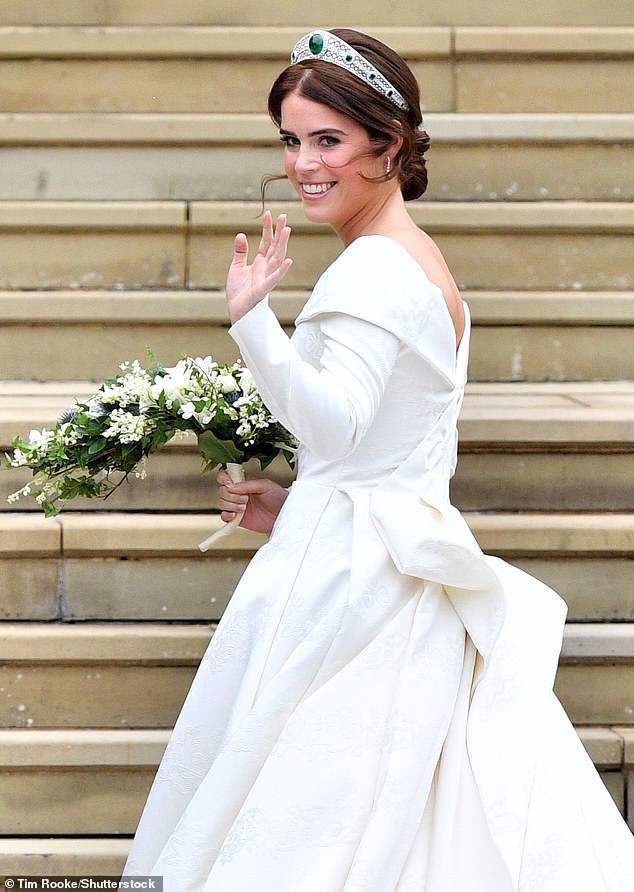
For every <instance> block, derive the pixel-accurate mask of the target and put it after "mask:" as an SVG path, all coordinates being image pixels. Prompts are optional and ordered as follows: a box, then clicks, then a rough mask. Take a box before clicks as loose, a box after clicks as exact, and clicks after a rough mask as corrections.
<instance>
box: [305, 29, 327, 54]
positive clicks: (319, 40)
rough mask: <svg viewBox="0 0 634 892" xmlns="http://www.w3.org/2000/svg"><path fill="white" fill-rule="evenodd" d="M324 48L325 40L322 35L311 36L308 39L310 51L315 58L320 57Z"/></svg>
mask: <svg viewBox="0 0 634 892" xmlns="http://www.w3.org/2000/svg"><path fill="white" fill-rule="evenodd" d="M323 48H324V38H323V37H322V36H321V34H311V35H310V37H309V38H308V49H309V50H310V51H311V53H312V54H313V56H318V55H319V53H320V52H321V51H322V50H323Z"/></svg>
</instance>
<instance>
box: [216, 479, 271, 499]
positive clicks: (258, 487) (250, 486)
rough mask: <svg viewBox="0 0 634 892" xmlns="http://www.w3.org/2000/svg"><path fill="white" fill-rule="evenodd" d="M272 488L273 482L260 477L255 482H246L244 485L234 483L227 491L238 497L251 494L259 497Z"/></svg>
mask: <svg viewBox="0 0 634 892" xmlns="http://www.w3.org/2000/svg"><path fill="white" fill-rule="evenodd" d="M270 486H271V481H270V480H269V479H268V478H265V477H260V478H256V479H255V480H245V481H244V483H234V484H232V485H231V486H228V487H227V490H228V491H229V492H231V493H235V494H236V495H240V494H244V495H248V494H249V493H252V494H256V495H257V494H259V493H262V492H266V491H267V490H268V489H269V487H270Z"/></svg>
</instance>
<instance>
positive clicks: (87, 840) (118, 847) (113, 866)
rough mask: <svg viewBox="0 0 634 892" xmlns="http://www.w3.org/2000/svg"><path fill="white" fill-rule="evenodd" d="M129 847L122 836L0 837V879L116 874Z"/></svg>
mask: <svg viewBox="0 0 634 892" xmlns="http://www.w3.org/2000/svg"><path fill="white" fill-rule="evenodd" d="M129 850H130V839H129V838H126V837H123V836H122V837H104V836H96V837H85V836H75V837H63V836H61V837H52V836H49V837H41V836H9V837H4V838H0V880H4V878H5V877H7V876H11V877H17V876H24V877H36V876H57V877H59V876H85V877H89V876H90V877H99V876H102V877H103V876H113V877H115V876H116V877H118V876H119V874H120V873H121V871H122V870H123V866H124V864H125V860H126V858H127V856H128V852H129Z"/></svg>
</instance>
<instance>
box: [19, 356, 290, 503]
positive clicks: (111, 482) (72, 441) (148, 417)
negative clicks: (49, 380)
mask: <svg viewBox="0 0 634 892" xmlns="http://www.w3.org/2000/svg"><path fill="white" fill-rule="evenodd" d="M152 359H153V360H154V362H155V364H154V366H153V367H152V368H150V369H143V368H142V367H141V366H140V365H139V363H138V362H137V361H136V360H135V361H134V362H133V363H124V364H123V365H122V366H121V371H122V374H120V375H117V376H116V377H112V378H107V379H106V380H105V381H104V382H103V383H102V384H101V386H100V387H99V389H98V390H97V392H96V393H95V394H94V395H93V396H91V397H90V398H89V399H88V400H86V401H85V402H80V403H76V404H75V405H74V406H73V407H71V409H69V410H68V412H65V413H64V415H63V416H62V419H61V420H60V421H59V422H58V423H57V424H56V425H55V426H54V427H53V429H52V430H46V429H44V430H42V431H31V433H30V435H29V438H28V440H26V439H24V438H22V437H16V438H15V439H14V441H13V443H12V446H13V454H12V455H5V462H6V465H7V466H8V467H10V468H19V467H27V468H29V469H30V470H31V471H32V473H33V479H32V480H31V482H30V483H27V484H26V485H25V486H23V487H22V488H21V489H19V490H18V491H17V492H16V493H13V494H12V495H11V496H9V501H11V502H13V501H17V499H18V498H20V497H21V496H27V495H28V496H32V497H33V498H35V499H36V500H37V502H38V503H39V505H40V506H41V508H42V510H43V511H44V514H45V515H46V516H47V517H51V516H54V515H55V514H58V513H59V511H60V509H61V508H62V507H63V504H64V503H65V502H68V501H70V500H71V499H74V498H77V497H78V496H81V497H84V498H107V497H108V496H109V495H111V494H112V493H113V492H114V491H115V490H116V489H117V487H118V486H120V485H121V484H122V483H123V482H124V481H125V480H127V479H128V478H129V475H130V474H133V475H134V476H136V477H144V476H145V471H144V467H143V466H144V460H145V458H146V456H148V455H150V454H152V453H154V452H156V451H157V450H159V449H161V448H162V447H163V446H164V445H165V444H166V443H168V442H169V441H170V440H171V439H172V438H173V437H174V436H175V434H177V433H178V432H187V431H189V432H192V433H193V434H194V435H195V436H196V438H197V441H198V447H199V449H200V453H201V456H202V459H203V470H204V471H209V470H211V469H213V468H214V467H216V466H217V465H219V464H223V465H226V464H227V463H228V462H237V463H241V462H246V461H248V460H249V459H250V458H257V459H258V460H259V462H260V465H261V467H262V468H263V469H264V468H266V467H268V465H269V464H270V463H271V461H272V460H273V459H274V458H275V456H276V455H278V454H279V453H280V452H281V453H282V454H283V455H284V458H285V459H286V461H287V462H288V464H289V465H290V467H293V466H294V462H295V459H294V450H295V448H296V446H297V441H296V440H295V438H294V437H293V436H292V434H290V433H289V432H288V431H287V430H285V428H284V427H282V425H281V424H280V423H279V422H278V421H276V419H275V418H273V416H272V415H271V414H270V412H269V411H268V409H267V408H266V406H264V403H263V402H262V399H261V397H260V395H259V394H258V392H257V390H256V389H255V385H254V383H253V379H252V378H251V376H250V375H249V373H248V371H247V370H246V369H245V368H244V367H243V366H242V365H241V363H240V362H239V361H238V362H236V363H234V364H233V365H232V366H219V365H218V364H217V363H215V362H213V361H212V359H211V357H209V356H208V357H205V358H204V359H201V358H197V359H193V358H191V357H186V358H185V359H182V360H180V361H179V362H178V363H177V365H176V366H174V367H173V368H164V367H163V366H162V365H160V364H158V363H156V361H155V357H154V356H153V355H152Z"/></svg>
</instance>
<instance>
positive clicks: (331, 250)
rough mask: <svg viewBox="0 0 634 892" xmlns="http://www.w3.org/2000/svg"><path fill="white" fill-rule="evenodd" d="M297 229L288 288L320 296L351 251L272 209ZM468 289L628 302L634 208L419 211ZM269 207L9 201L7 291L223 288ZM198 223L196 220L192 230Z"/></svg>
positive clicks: (434, 206) (475, 206) (2, 247)
mask: <svg viewBox="0 0 634 892" xmlns="http://www.w3.org/2000/svg"><path fill="white" fill-rule="evenodd" d="M268 206H269V207H270V209H271V211H272V213H273V214H275V215H277V214H278V213H282V212H287V213H288V219H289V223H290V225H291V226H292V227H293V229H294V235H293V237H292V242H291V254H292V256H293V258H294V259H295V263H294V265H293V267H292V269H291V270H290V272H289V274H288V276H287V277H286V279H285V280H284V281H285V286H286V287H287V288H296V289H298V288H299V289H304V288H310V287H312V286H313V284H314V282H315V281H316V279H317V278H318V276H319V275H320V274H321V273H322V272H323V269H324V268H325V266H326V265H327V264H328V262H330V261H331V260H332V259H333V258H334V257H335V256H336V255H337V254H339V253H340V251H341V244H340V242H339V241H338V239H337V238H336V236H335V235H334V234H333V233H332V231H331V230H330V229H329V228H327V227H325V226H316V225H314V224H311V223H309V222H308V221H307V220H306V219H305V217H304V215H303V213H302V209H301V207H300V204H299V202H293V203H290V202H283V203H279V202H271V203H269V205H268ZM410 209H411V214H412V217H413V218H414V220H415V222H416V223H417V224H418V225H421V226H423V227H424V228H425V229H426V230H427V231H428V232H429V233H430V234H431V235H432V236H434V237H435V238H436V239H437V241H438V244H439V245H440V248H441V250H443V252H444V254H445V256H446V258H447V261H448V263H449V265H450V267H451V269H452V271H453V273H454V276H455V278H456V281H457V282H458V284H459V286H460V287H461V288H462V289H463V290H465V289H478V290H481V289H485V290H489V289H496V290H504V289H510V290H518V289H523V290H533V289H535V290H557V291H566V290H574V291H578V290H583V289H588V290H592V291H611V290H616V291H627V290H632V288H633V287H634V267H633V265H632V262H631V259H630V258H631V251H630V247H631V235H632V232H634V203H632V202H575V201H570V202H498V203H491V202H415V203H413V204H412V205H411V206H410ZM259 213H260V204H259V202H237V201H236V202H222V201H217V202H204V201H194V202H190V203H186V202H182V201H172V202H125V201H120V202H106V201H104V202H52V201H51V202H48V201H46V202H44V201H43V202H37V201H16V202H12V201H7V202H0V251H1V252H2V256H3V258H4V262H3V264H2V270H1V272H0V289H4V290H6V289H12V290H13V289H19V290H24V289H68V288H72V289H96V288H111V289H115V290H116V289H118V290H125V289H133V290H142V289H144V288H170V289H182V288H183V287H187V288H193V289H197V288H212V289H214V288H215V289H220V288H221V287H223V285H224V281H225V277H226V270H227V263H228V258H229V257H230V251H231V246H232V243H233V237H234V235H235V233H236V232H237V231H238V230H244V231H246V232H247V233H248V234H249V235H250V236H251V238H252V240H253V239H254V238H256V237H257V233H258V231H259V226H260V223H259ZM187 217H188V219H187Z"/></svg>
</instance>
